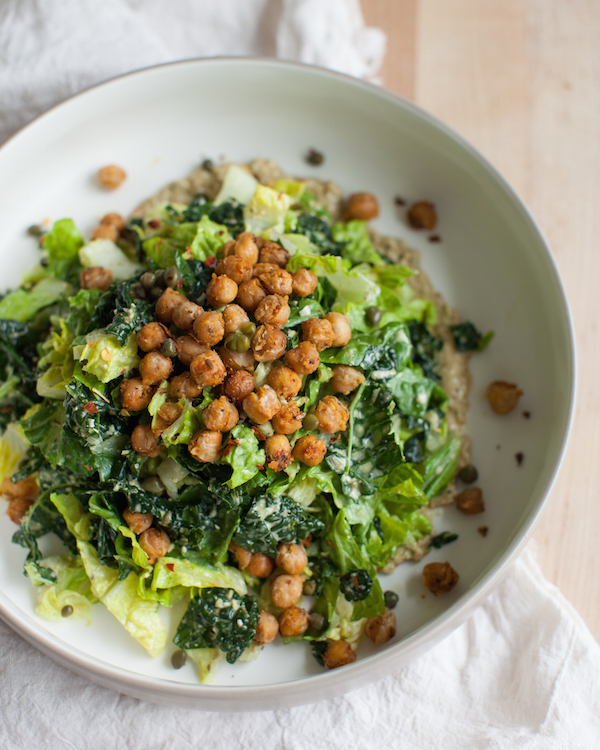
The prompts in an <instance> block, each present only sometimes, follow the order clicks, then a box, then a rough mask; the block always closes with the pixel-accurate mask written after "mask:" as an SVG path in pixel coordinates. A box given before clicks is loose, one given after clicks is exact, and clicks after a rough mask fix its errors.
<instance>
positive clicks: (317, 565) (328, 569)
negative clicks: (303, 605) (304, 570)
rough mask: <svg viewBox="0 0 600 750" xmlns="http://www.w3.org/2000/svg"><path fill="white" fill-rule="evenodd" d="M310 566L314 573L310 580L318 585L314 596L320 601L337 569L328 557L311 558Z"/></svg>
mask: <svg viewBox="0 0 600 750" xmlns="http://www.w3.org/2000/svg"><path fill="white" fill-rule="evenodd" d="M308 564H309V567H310V569H311V571H312V578H311V579H310V580H311V581H314V582H315V584H316V587H315V590H314V592H313V596H314V597H315V599H318V598H319V597H320V596H321V594H322V593H323V587H324V586H325V582H326V580H327V579H328V578H332V577H333V576H335V575H336V573H337V568H336V566H335V565H334V564H333V562H332V561H331V560H330V559H329V558H328V557H311V558H310V559H309V561H308Z"/></svg>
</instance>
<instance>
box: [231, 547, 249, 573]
mask: <svg viewBox="0 0 600 750" xmlns="http://www.w3.org/2000/svg"><path fill="white" fill-rule="evenodd" d="M229 551H230V552H232V553H233V555H234V557H235V559H236V561H237V564H238V567H239V569H240V570H246V568H247V567H248V565H249V564H250V560H252V552H250V550H249V549H244V548H243V547H240V545H239V544H236V543H235V542H229Z"/></svg>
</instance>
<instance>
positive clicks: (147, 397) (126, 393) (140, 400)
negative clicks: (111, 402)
mask: <svg viewBox="0 0 600 750" xmlns="http://www.w3.org/2000/svg"><path fill="white" fill-rule="evenodd" d="M120 391H121V405H122V407H123V408H124V409H127V411H141V410H142V409H145V408H146V407H147V406H148V404H149V403H150V401H151V400H152V396H153V395H154V389H153V388H151V387H150V386H148V385H144V383H142V379H141V378H130V379H129V380H124V381H123V382H122V383H121V388H120Z"/></svg>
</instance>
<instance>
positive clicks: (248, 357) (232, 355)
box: [219, 346, 256, 372]
mask: <svg viewBox="0 0 600 750" xmlns="http://www.w3.org/2000/svg"><path fill="white" fill-rule="evenodd" d="M219 354H220V355H221V359H222V360H223V363H224V364H225V365H226V366H227V367H229V368H230V369H231V370H247V371H248V372H253V371H254V365H255V364H256V360H255V359H254V354H253V353H252V351H251V350H250V349H248V351H247V352H232V351H231V350H229V349H228V348H227V347H226V346H222V347H221V348H220V349H219Z"/></svg>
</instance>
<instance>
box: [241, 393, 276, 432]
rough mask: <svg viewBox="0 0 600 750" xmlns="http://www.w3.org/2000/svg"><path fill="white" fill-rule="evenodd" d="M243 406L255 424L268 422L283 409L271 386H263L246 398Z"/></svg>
mask: <svg viewBox="0 0 600 750" xmlns="http://www.w3.org/2000/svg"><path fill="white" fill-rule="evenodd" d="M242 406H243V408H244V411H245V412H246V414H247V415H248V417H249V419H250V420H251V421H252V422H254V424H264V423H265V422H268V421H269V420H270V419H271V417H272V416H273V415H274V414H277V412H278V411H279V409H281V403H280V401H279V399H278V398H277V394H276V393H275V391H274V390H273V389H272V388H271V386H270V385H261V386H260V388H258V390H257V391H256V392H255V393H251V394H250V395H249V396H246V398H245V399H244V401H243V403H242Z"/></svg>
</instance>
